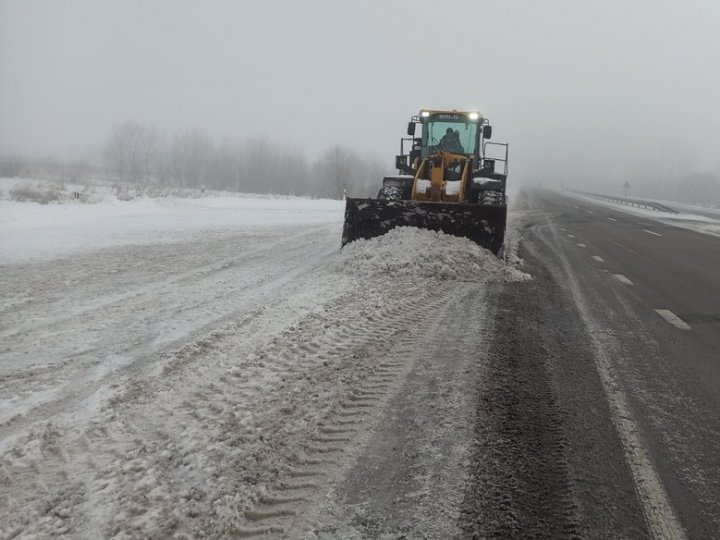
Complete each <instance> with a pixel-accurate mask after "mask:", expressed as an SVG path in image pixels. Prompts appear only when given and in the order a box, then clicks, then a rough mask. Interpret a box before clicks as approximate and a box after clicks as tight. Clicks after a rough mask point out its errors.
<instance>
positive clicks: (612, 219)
mask: <svg viewBox="0 0 720 540" xmlns="http://www.w3.org/2000/svg"><path fill="white" fill-rule="evenodd" d="M608 219H609V220H610V221H617V219H615V218H611V217H609V218H608Z"/></svg>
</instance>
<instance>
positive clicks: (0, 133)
mask: <svg viewBox="0 0 720 540" xmlns="http://www.w3.org/2000/svg"><path fill="white" fill-rule="evenodd" d="M719 67H720V2H717V1H715V0H704V1H699V0H695V1H693V0H688V1H680V0H625V1H621V0H609V1H600V0H597V1H594V0H593V1H590V0H583V1H578V0H544V1H538V0H503V1H498V0H495V1H479V0H464V1H459V0H445V1H438V0H434V1H428V0H364V1H359V0H358V1H352V2H350V1H343V0H304V1H294V0H273V1H272V2H270V1H266V0H258V1H254V0H235V1H229V0H228V1H219V0H204V1H199V0H198V1H189V0H166V1H159V0H136V1H132V0H122V1H121V0H117V1H112V0H86V1H80V0H72V1H62V0H47V1H40V0H0V154H8V153H21V154H34V155H54V156H57V157H68V156H72V155H74V154H79V153H82V152H86V151H87V150H88V149H91V148H93V147H99V146H100V145H102V144H103V143H104V141H105V140H106V139H107V137H108V135H109V133H110V130H111V129H112V127H113V126H114V125H117V124H119V123H121V122H123V121H126V120H135V121H137V122H140V123H143V124H147V125H151V126H154V127H156V128H157V129H158V130H159V131H162V132H165V133H168V134H173V133H176V132H179V131H183V130H186V129H190V128H194V127H196V128H200V129H202V130H204V131H206V132H207V133H208V134H210V135H211V136H212V137H213V138H215V139H216V140H219V139H222V138H223V137H230V138H232V139H235V140H242V139H244V138H245V137H248V136H252V135H255V134H262V135H264V136H265V137H267V138H268V139H269V140H270V141H272V142H273V143H277V144H279V145H288V144H290V145H292V146H294V147H296V148H298V149H301V150H303V151H305V152H307V154H308V156H310V157H315V156H317V155H318V154H319V153H320V152H321V151H322V150H323V149H325V148H327V147H328V146H330V145H332V144H334V143H341V144H345V145H349V146H352V147H354V148H356V149H357V150H358V151H360V152H366V151H368V152H372V153H374V154H376V155H377V156H379V157H382V158H383V159H386V160H387V162H388V164H389V165H390V164H392V162H393V155H394V154H395V153H396V151H397V147H398V144H399V143H398V139H399V137H400V136H401V135H402V134H403V132H404V129H405V126H406V123H407V120H408V119H409V117H410V116H411V115H412V114H415V113H417V111H418V109H419V108H421V107H423V106H429V107H437V108H440V107H449V108H458V109H461V108H471V109H478V110H480V111H481V112H483V113H484V114H485V115H486V116H487V117H489V118H490V119H491V121H492V122H493V126H494V137H493V138H494V140H507V141H509V142H510V143H511V157H512V163H511V167H512V169H511V173H512V174H514V175H515V178H516V179H517V180H518V181H530V180H546V181H547V180H566V181H570V182H572V181H575V180H577V181H579V179H581V178H590V179H598V178H603V177H608V178H613V180H611V182H615V180H614V179H615V178H617V177H618V175H625V176H628V177H630V176H633V175H645V176H648V175H655V174H660V175H662V174H664V173H666V172H667V171H676V170H679V169H686V168H691V169H710V168H718V167H720V157H718V151H717V148H718V147H720V135H718V133H719V132H718V129H719V128H720V105H719V102H720V73H719V70H718V68H719ZM511 179H512V176H511Z"/></svg>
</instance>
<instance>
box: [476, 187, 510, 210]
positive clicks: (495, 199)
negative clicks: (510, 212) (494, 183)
mask: <svg viewBox="0 0 720 540" xmlns="http://www.w3.org/2000/svg"><path fill="white" fill-rule="evenodd" d="M477 202H478V204H482V205H490V206H502V205H503V204H504V203H505V201H504V197H503V194H502V191H490V190H488V191H481V192H480V193H478V201H477Z"/></svg>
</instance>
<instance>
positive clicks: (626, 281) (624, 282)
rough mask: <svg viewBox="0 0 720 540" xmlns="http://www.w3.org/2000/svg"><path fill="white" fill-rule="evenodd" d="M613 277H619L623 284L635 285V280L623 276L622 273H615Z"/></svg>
mask: <svg viewBox="0 0 720 540" xmlns="http://www.w3.org/2000/svg"><path fill="white" fill-rule="evenodd" d="M613 277H614V278H615V279H617V280H618V281H619V282H620V283H622V284H623V285H633V282H632V281H630V280H629V279H628V278H626V277H625V276H623V275H622V274H613Z"/></svg>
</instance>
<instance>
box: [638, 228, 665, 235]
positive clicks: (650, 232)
mask: <svg viewBox="0 0 720 540" xmlns="http://www.w3.org/2000/svg"><path fill="white" fill-rule="evenodd" d="M643 231H645V232H646V233H648V234H654V235H655V236H662V234H660V233H656V232H653V231H648V230H647V229H643Z"/></svg>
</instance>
